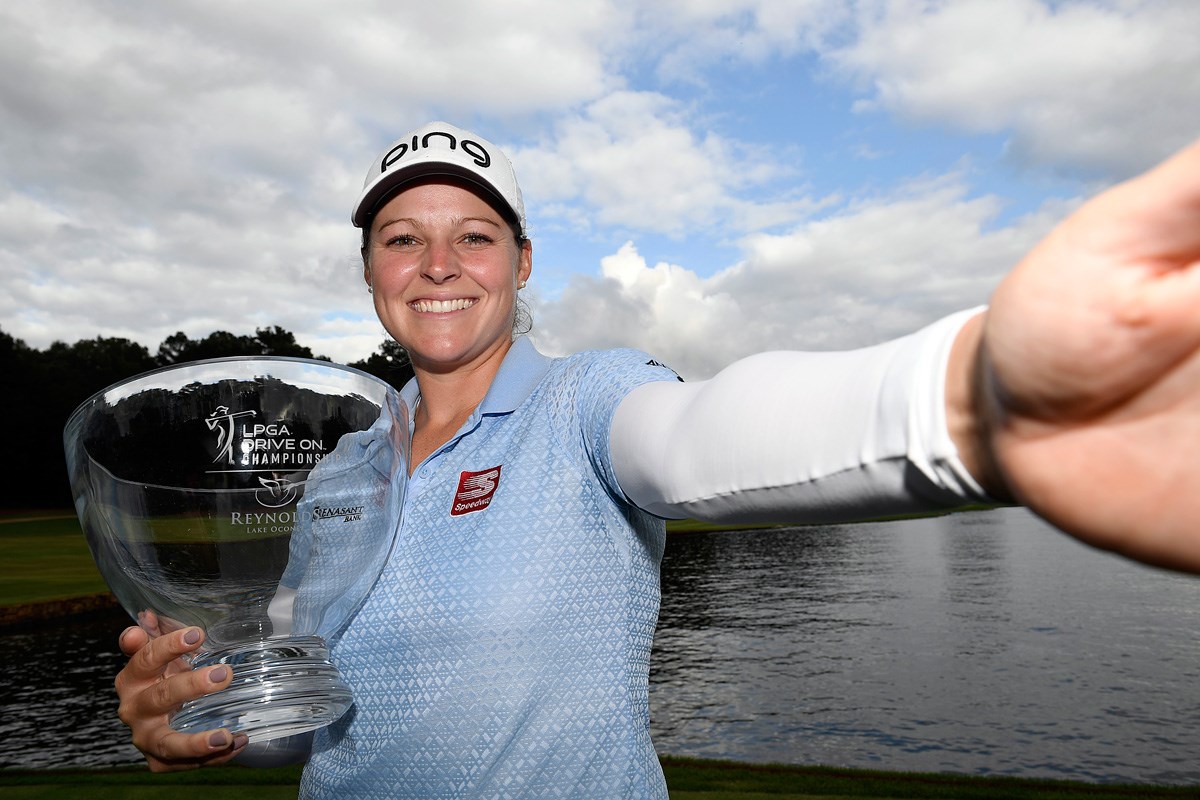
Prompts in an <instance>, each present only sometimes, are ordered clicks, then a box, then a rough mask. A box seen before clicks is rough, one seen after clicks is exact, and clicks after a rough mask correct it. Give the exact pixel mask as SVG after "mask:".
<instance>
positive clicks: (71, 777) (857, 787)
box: [0, 757, 1200, 800]
mask: <svg viewBox="0 0 1200 800" xmlns="http://www.w3.org/2000/svg"><path fill="white" fill-rule="evenodd" d="M662 762H663V772H664V773H665V774H666V776H667V785H668V786H670V787H671V789H670V793H671V798H672V800H756V799H760V798H761V799H762V800H821V798H860V799H861V800H899V799H900V798H956V800H1128V799H1129V798H1163V800H1167V799H1168V798H1180V799H1182V798H1188V797H1190V798H1195V797H1200V793H1198V790H1197V789H1193V788H1186V787H1183V788H1181V787H1156V786H1132V785H1105V784H1099V785H1097V784H1084V783H1075V782H1071V781H1041V780H1026V779H1022V778H992V777H968V776H953V775H934V774H921V773H902V772H875V771H870V770H849V769H831V768H825V767H788V766H776V765H772V766H766V765H751V764H739V763H734V762H727V761H702V760H697V759H682V758H672V757H667V758H664V759H663V760H662ZM299 781H300V769H299V768H298V767H283V768H279V769H263V770H257V769H245V768H241V767H211V768H208V769H203V770H196V771H193V772H178V773H174V774H170V775H152V774H151V773H149V772H147V771H146V770H144V769H140V768H137V769H130V768H122V769H103V770H47V771H31V770H0V798H3V800H35V799H36V800H42V798H56V800H58V799H61V800H92V799H93V798H97V799H98V800H107V799H108V798H129V799H130V800H168V799H169V800H190V799H191V798H196V800H201V798H202V799H203V800H226V798H228V799H229V800H233V799H234V798H244V797H254V798H255V800H276V799H277V798H278V800H283V799H284V798H288V800H291V799H292V798H295V797H296V791H297V786H298V784H299Z"/></svg>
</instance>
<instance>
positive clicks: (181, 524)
mask: <svg viewBox="0 0 1200 800" xmlns="http://www.w3.org/2000/svg"><path fill="white" fill-rule="evenodd" d="M64 440H65V444H66V451H67V468H68V471H69V473H70V479H71V488H72V492H73V495H74V498H75V507H76V511H77V512H78V514H79V519H80V522H81V523H82V525H83V530H84V532H85V534H86V536H87V541H88V545H89V547H90V548H91V551H92V555H93V557H94V558H95V560H96V565H97V566H98V567H99V569H100V573H101V574H102V575H103V576H104V579H105V580H106V581H107V582H108V585H109V587H110V588H111V589H112V592H113V594H114V595H116V597H117V599H118V601H119V602H120V603H121V605H122V607H123V608H124V609H125V610H126V611H128V612H129V613H130V615H131V616H133V617H134V619H136V620H137V622H138V624H139V625H141V627H142V628H144V629H145V630H146V631H147V632H148V633H150V635H151V636H157V635H162V634H165V633H169V632H171V631H173V630H178V629H180V628H181V627H186V626H190V625H197V626H199V627H201V628H203V629H204V631H205V641H204V644H203V646H202V647H201V649H200V650H199V651H197V652H196V653H193V654H192V655H191V656H190V661H191V664H192V666H193V667H203V666H210V665H213V664H218V663H220V664H227V665H229V667H230V668H232V670H233V676H234V677H233V681H232V683H231V684H230V685H229V686H228V687H227V688H225V689H224V690H222V691H219V692H216V693H214V694H211V695H208V696H206V697H203V698H200V699H198V700H195V701H191V702H189V703H186V704H185V705H184V706H183V707H182V708H181V709H180V710H179V711H178V712H177V713H176V714H175V715H174V716H173V717H172V719H171V726H172V727H173V728H175V729H176V730H179V731H186V732H198V731H203V730H208V729H212V728H220V727H227V728H229V729H231V730H233V731H238V732H242V733H246V734H247V735H249V736H250V737H251V738H253V739H256V740H258V741H263V740H268V739H275V738H279V737H283V736H290V735H292V734H297V733H303V732H306V731H310V730H314V729H316V728H320V727H322V726H324V725H327V724H329V723H330V722H333V721H334V720H336V719H337V718H338V717H340V716H341V715H342V714H343V713H344V712H345V711H346V710H347V709H348V708H349V707H350V704H351V696H350V690H349V688H348V687H347V686H346V684H345V683H344V682H343V681H342V680H341V678H340V677H339V675H338V672H337V669H336V668H335V667H334V666H333V664H332V663H331V662H330V659H329V651H328V647H329V645H330V644H332V643H333V642H334V641H336V638H337V637H338V636H339V635H340V633H341V631H342V630H343V629H344V627H345V626H346V624H347V623H348V621H349V619H350V617H351V616H352V615H353V614H354V612H355V611H356V610H357V608H358V607H359V605H360V604H361V603H362V601H363V599H364V598H365V596H366V594H367V592H368V591H369V590H370V588H371V586H372V585H373V584H374V582H375V580H376V579H377V578H378V576H379V574H380V572H381V570H382V569H383V565H384V563H385V562H386V560H387V558H388V556H389V554H390V552H391V549H392V544H393V540H394V539H395V536H396V535H397V529H398V526H399V516H400V505H401V502H402V500H403V494H404V487H405V482H406V480H407V475H408V459H409V449H408V448H409V432H408V412H407V410H406V409H405V408H404V407H403V404H402V401H401V400H400V396H399V394H398V393H397V392H396V391H395V390H394V389H393V388H392V387H391V386H389V385H388V384H386V383H384V382H383V381H381V380H378V379H376V378H374V377H372V376H370V375H368V374H366V373H363V372H359V371H357V370H353V369H350V368H347V367H341V366H338V365H335V364H329V363H326V362H322V361H315V360H309V359H297V358H272V357H262V358H258V357H249V358H223V359H213V360H209V361H197V362H192V363H188V364H180V365H177V366H172V367H167V368H164V369H160V370H156V371H153V372H148V373H145V374H143V375H139V376H137V377H135V378H131V379H130V380H127V381H124V382H122V383H119V384H116V385H114V386H111V387H109V388H108V389H105V390H104V391H101V392H98V393H97V394H95V395H94V396H92V397H91V398H90V399H88V400H87V401H86V402H84V403H83V404H82V405H81V406H80V407H79V408H78V409H76V410H75V412H74V413H73V414H72V415H71V417H70V419H69V420H68V422H67V426H66V430H65V433H64Z"/></svg>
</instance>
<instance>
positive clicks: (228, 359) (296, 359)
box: [64, 356, 400, 430]
mask: <svg viewBox="0 0 1200 800" xmlns="http://www.w3.org/2000/svg"><path fill="white" fill-rule="evenodd" d="M251 361H253V362H284V363H293V364H304V365H308V366H320V367H326V368H332V369H334V370H336V371H340V372H347V373H350V374H352V375H357V376H359V377H363V378H366V379H368V380H369V381H370V382H372V383H374V384H377V385H378V386H381V387H383V389H384V390H385V394H386V393H388V392H391V393H394V394H396V395H397V396H399V394H400V390H399V389H397V388H396V387H395V386H393V385H392V384H390V383H388V382H387V381H385V380H384V379H383V378H380V377H379V376H378V375H372V374H371V373H369V372H366V371H365V370H361V369H358V368H356V367H351V366H347V365H346V364H339V363H337V362H336V361H322V360H321V359H319V358H302V357H300V356H218V357H216V358H199V359H195V360H193V361H180V362H178V363H175V364H166V365H164V366H161V367H155V368H154V369H148V370H145V371H144V372H139V373H136V374H134V375H130V376H129V377H128V378H122V379H121V380H119V381H114V382H113V383H110V384H109V385H108V386H105V387H104V388H103V389H99V390H97V391H95V392H92V393H91V394H90V395H88V397H87V399H86V400H84V401H83V402H82V403H80V404H79V405H78V406H76V407H75V410H74V411H72V412H71V413H70V414H69V415H68V416H67V422H66V425H64V429H65V430H70V429H71V427H72V423H73V422H74V421H75V419H76V418H77V417H79V416H80V415H82V414H84V413H86V412H87V410H88V409H89V408H90V407H91V406H93V405H95V403H96V401H97V400H100V399H103V398H104V396H105V395H107V394H109V393H111V392H112V391H114V390H116V389H118V388H120V387H122V386H126V385H128V384H131V383H135V382H137V381H142V380H146V379H147V378H150V377H152V376H154V375H158V374H161V373H166V372H173V371H175V370H179V369H183V368H184V367H199V366H206V365H216V364H230V363H239V362H240V363H245V362H251Z"/></svg>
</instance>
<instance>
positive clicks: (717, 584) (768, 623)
mask: <svg viewBox="0 0 1200 800" xmlns="http://www.w3.org/2000/svg"><path fill="white" fill-rule="evenodd" d="M710 540H712V541H710ZM663 575H664V598H663V612H662V618H661V621H660V625H659V631H658V635H657V637H656V640H655V658H654V662H653V672H652V679H651V710H652V729H653V734H654V737H655V742H656V744H657V746H658V749H659V751H660V752H664V753H675V754H687V755H695V756H702V757H717V758H739V759H750V760H757V761H781V762H788V763H808V764H811V763H826V764H836V765H847V766H863V767H888V768H896V769H911V770H930V771H952V772H967V773H980V774H984V773H990V774H1016V775H1025V776H1042V777H1071V778H1077V779H1085V780H1096V781H1111V780H1131V781H1154V782H1164V783H1195V782H1197V781H1200V767H1198V766H1197V765H1196V764H1195V763H1194V762H1193V754H1194V753H1195V752H1196V751H1197V745H1200V733H1198V728H1197V722H1200V706H1198V702H1197V701H1198V700H1200V693H1198V692H1197V691H1196V690H1195V689H1194V688H1193V687H1194V686H1195V679H1196V677H1197V666H1196V664H1197V660H1196V656H1197V655H1200V649H1198V648H1197V646H1196V640H1195V630H1196V625H1195V623H1196V622H1197V611H1195V610H1194V609H1198V608H1200V606H1198V605H1197V601H1198V600H1200V582H1197V581H1195V579H1192V578H1188V577H1183V576H1178V575H1171V574H1167V573H1162V572H1159V571H1155V570H1151V569H1148V568H1144V567H1140V566H1138V565H1133V564H1130V563H1128V562H1125V561H1122V560H1120V559H1117V558H1115V557H1113V556H1110V555H1107V554H1101V553H1098V552H1095V551H1092V550H1088V549H1086V548H1084V547H1082V546H1080V545H1078V544H1076V543H1075V542H1074V541H1072V540H1070V539H1068V538H1067V537H1064V536H1062V535H1061V534H1059V533H1057V532H1055V531H1053V530H1051V529H1049V528H1047V527H1046V526H1044V525H1042V524H1041V523H1040V522H1038V521H1036V520H1035V519H1033V518H1032V517H1031V516H1029V515H1028V514H1027V513H1025V512H1022V511H1019V510H1015V509H1011V510H1004V511H998V512H988V513H981V514H965V515H956V516H954V517H943V518H937V519H929V520H918V521H912V522H904V523H889V524H886V525H882V524H881V525H847V526H833V527H824V528H802V529H787V530H775V531H769V532H756V533H721V534H697V535H688V536H679V537H673V538H672V539H671V540H670V542H669V543H668V549H667V556H666V559H665V562H664V566H663Z"/></svg>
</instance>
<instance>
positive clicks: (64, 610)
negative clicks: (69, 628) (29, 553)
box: [0, 592, 121, 633]
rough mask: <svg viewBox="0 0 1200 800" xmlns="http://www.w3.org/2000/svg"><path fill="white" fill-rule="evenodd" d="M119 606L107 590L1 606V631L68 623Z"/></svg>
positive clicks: (117, 608) (9, 631) (118, 608)
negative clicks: (48, 623)
mask: <svg viewBox="0 0 1200 800" xmlns="http://www.w3.org/2000/svg"><path fill="white" fill-rule="evenodd" d="M120 609H121V606H120V604H119V603H118V602H117V598H116V597H114V596H113V595H112V594H110V593H108V592H101V593H97V594H87V595H79V596H76V597H63V598H59V599H55V600H37V601H34V602H32V603H15V604H13V605H7V606H0V633H12V632H14V631H19V630H21V629H23V628H30V627H33V626H36V625H40V624H42V623H47V622H51V623H58V622H67V621H70V620H72V619H76V618H81V617H90V616H93V615H96V614H101V613H107V612H111V611H120Z"/></svg>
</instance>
